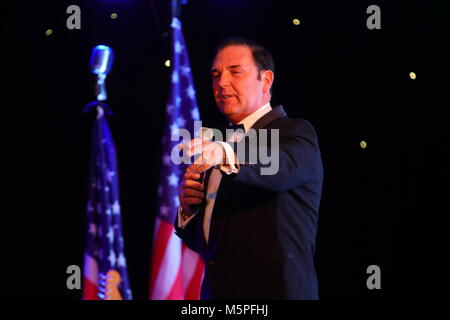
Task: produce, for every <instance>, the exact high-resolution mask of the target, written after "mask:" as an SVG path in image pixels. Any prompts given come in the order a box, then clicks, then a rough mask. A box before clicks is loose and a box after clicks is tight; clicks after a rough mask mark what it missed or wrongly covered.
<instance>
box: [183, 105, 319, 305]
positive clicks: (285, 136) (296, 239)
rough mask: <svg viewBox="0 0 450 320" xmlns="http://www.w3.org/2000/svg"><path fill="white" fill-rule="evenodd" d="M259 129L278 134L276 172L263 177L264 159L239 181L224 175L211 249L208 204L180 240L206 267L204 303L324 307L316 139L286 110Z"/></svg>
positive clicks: (238, 176)
mask: <svg viewBox="0 0 450 320" xmlns="http://www.w3.org/2000/svg"><path fill="white" fill-rule="evenodd" d="M261 128H265V129H268V131H269V133H270V130H271V129H279V145H280V148H279V150H280V152H279V170H278V172H277V173H276V174H274V175H261V171H260V169H261V167H264V166H265V165H263V164H262V162H261V161H260V159H258V161H257V163H251V162H250V161H246V163H244V164H241V165H240V171H239V173H238V174H232V175H227V174H225V173H223V174H222V180H221V183H220V186H219V190H218V192H217V197H216V202H215V205H214V208H213V212H212V218H211V226H210V233H209V242H208V243H206V241H205V240H204V239H205V238H204V234H203V214H204V204H203V205H202V206H200V210H199V213H198V214H197V215H196V216H195V217H194V218H193V220H192V221H191V222H190V223H189V224H188V225H187V226H186V227H185V228H184V229H180V228H178V221H175V227H176V233H177V234H178V236H180V237H181V238H182V239H183V240H184V241H185V243H186V244H187V245H188V247H190V248H191V249H192V250H194V251H196V252H198V253H199V254H200V255H201V256H202V257H203V259H204V260H205V265H206V268H205V278H204V281H203V285H202V292H201V297H202V299H318V289H317V277H316V272H315V268H314V262H313V257H314V250H315V239H316V232H317V221H318V212H319V204H320V197H321V191H322V181H323V167H322V160H321V156H320V150H319V145H318V141H317V137H316V133H315V131H314V128H313V127H312V125H311V124H310V123H309V122H308V121H307V120H304V119H290V118H288V117H287V115H286V113H285V112H284V110H283V108H282V106H278V107H276V108H274V109H273V110H272V111H270V112H269V113H267V114H266V115H264V116H263V117H262V118H260V119H259V120H258V121H257V122H256V123H255V124H254V126H253V129H261ZM269 137H270V135H269ZM258 138H259V135H258ZM269 141H270V138H269ZM241 143H244V144H245V145H246V148H247V150H248V149H249V148H252V143H251V142H249V141H248V140H247V139H243V140H242V142H241ZM234 147H235V148H236V146H234ZM253 147H256V148H261V146H259V145H258V144H257V145H253ZM267 147H268V148H270V143H269V145H268V146H267ZM235 150H237V149H235ZM247 160H249V159H247ZM239 161H240V162H241V161H242V159H239ZM266 166H267V165H266ZM209 174H210V172H207V175H206V180H205V185H206V184H207V182H208V179H209ZM205 190H206V188H205Z"/></svg>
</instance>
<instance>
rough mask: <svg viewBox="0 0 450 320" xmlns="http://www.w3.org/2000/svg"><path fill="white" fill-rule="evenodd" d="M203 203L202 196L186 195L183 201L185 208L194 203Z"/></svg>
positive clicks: (182, 204)
mask: <svg viewBox="0 0 450 320" xmlns="http://www.w3.org/2000/svg"><path fill="white" fill-rule="evenodd" d="M200 203H202V199H200V198H194V197H185V198H183V202H182V203H181V206H182V207H183V209H186V208H187V207H189V206H190V205H192V204H200Z"/></svg>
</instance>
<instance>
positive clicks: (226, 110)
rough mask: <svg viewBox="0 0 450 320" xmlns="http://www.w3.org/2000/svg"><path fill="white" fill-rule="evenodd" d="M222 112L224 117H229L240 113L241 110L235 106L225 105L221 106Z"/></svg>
mask: <svg viewBox="0 0 450 320" xmlns="http://www.w3.org/2000/svg"><path fill="white" fill-rule="evenodd" d="M219 109H220V112H222V114H223V115H225V116H228V115H232V114H236V113H237V112H238V111H239V108H238V107H237V106H235V105H229V104H224V105H221V106H219Z"/></svg>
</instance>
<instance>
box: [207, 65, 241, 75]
mask: <svg viewBox="0 0 450 320" xmlns="http://www.w3.org/2000/svg"><path fill="white" fill-rule="evenodd" d="M236 68H242V66H241V65H240V64H236V65H232V66H229V67H227V69H236ZM214 72H219V70H218V69H212V70H211V73H214Z"/></svg>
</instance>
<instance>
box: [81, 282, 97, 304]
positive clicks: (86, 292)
mask: <svg viewBox="0 0 450 320" xmlns="http://www.w3.org/2000/svg"><path fill="white" fill-rule="evenodd" d="M97 294H98V288H97V285H96V284H94V283H92V282H91V281H90V280H89V279H88V278H86V277H83V300H98V295H97Z"/></svg>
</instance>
